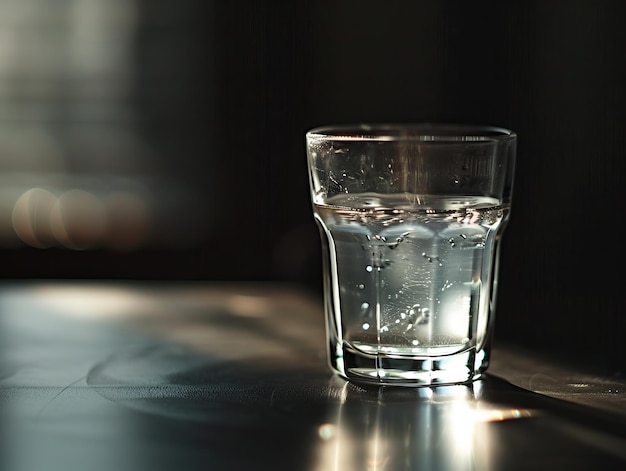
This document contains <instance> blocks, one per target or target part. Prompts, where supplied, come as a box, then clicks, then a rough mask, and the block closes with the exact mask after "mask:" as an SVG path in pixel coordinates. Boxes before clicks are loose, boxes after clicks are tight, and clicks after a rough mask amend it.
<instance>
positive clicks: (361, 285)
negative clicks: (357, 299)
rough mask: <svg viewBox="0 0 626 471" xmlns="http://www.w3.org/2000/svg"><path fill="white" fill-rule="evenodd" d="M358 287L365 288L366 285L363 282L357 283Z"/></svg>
mask: <svg viewBox="0 0 626 471" xmlns="http://www.w3.org/2000/svg"><path fill="white" fill-rule="evenodd" d="M356 287H357V288H359V289H363V288H365V285H364V284H363V283H361V284H360V285H357V286H356Z"/></svg>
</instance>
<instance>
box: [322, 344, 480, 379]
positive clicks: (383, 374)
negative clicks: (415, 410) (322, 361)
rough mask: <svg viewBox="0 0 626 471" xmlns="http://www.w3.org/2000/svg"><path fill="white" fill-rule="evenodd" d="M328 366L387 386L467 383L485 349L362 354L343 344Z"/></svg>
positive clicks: (474, 375)
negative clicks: (417, 353) (403, 354)
mask: <svg viewBox="0 0 626 471" xmlns="http://www.w3.org/2000/svg"><path fill="white" fill-rule="evenodd" d="M331 366H332V367H333V368H334V369H335V370H336V371H337V372H338V373H339V374H340V375H341V376H343V377H344V378H346V379H348V380H350V381H354V382H355V383H369V384H377V385H388V386H433V385H443V384H461V383H468V382H471V381H474V380H476V379H478V378H479V377H480V376H481V375H482V373H484V372H485V370H486V369H487V366H488V355H487V351H486V350H481V351H479V352H478V353H477V352H476V349H475V348H473V347H472V348H470V349H466V350H463V351H461V352H458V353H454V354H448V355H439V356H399V355H393V356H392V355H385V354H381V353H379V354H366V353H363V352H361V351H359V350H357V349H355V348H353V347H351V346H350V345H347V344H344V345H343V347H342V348H341V349H340V351H339V352H337V354H336V355H335V356H334V357H331Z"/></svg>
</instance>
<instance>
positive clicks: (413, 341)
mask: <svg viewBox="0 0 626 471" xmlns="http://www.w3.org/2000/svg"><path fill="white" fill-rule="evenodd" d="M411 343H412V344H413V345H419V344H420V342H419V340H412V341H411Z"/></svg>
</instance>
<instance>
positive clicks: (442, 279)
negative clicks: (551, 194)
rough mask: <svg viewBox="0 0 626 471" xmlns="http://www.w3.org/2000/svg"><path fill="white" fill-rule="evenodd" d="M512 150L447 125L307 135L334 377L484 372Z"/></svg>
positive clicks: (337, 129) (445, 377)
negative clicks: (335, 374)
mask: <svg viewBox="0 0 626 471" xmlns="http://www.w3.org/2000/svg"><path fill="white" fill-rule="evenodd" d="M516 139H517V138H516V135H515V133H514V132H512V131H510V130H507V129H503V128H498V127H492V126H475V125H456V124H370V125H367V124H362V125H353V126H351V125H341V126H326V127H319V128H315V129H312V130H310V131H309V132H307V133H306V146H307V157H308V169H309V178H310V190H311V198H312V203H313V213H314V218H315V220H316V222H317V224H318V226H319V228H320V235H321V242H322V251H323V267H324V268H323V281H324V307H325V314H326V328H327V341H328V342H327V343H328V357H329V361H330V365H331V367H332V368H333V369H334V370H335V371H336V372H338V373H339V374H340V375H341V376H343V377H345V378H347V379H348V380H352V381H355V382H365V383H375V384H383V385H403V386H419V385H435V384H453V383H466V382H470V381H472V380H474V379H476V378H478V377H480V375H481V374H482V373H483V372H484V371H485V370H486V369H487V367H488V365H489V355H490V345H491V336H492V330H493V321H494V313H495V302H496V285H497V278H498V253H499V243H500V239H501V236H502V233H503V231H504V228H505V225H506V222H507V219H508V217H509V209H510V205H511V193H512V186H513V173H514V161H515V148H516Z"/></svg>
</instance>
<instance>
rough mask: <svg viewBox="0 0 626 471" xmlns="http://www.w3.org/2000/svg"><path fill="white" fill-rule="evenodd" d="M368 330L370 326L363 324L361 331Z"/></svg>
mask: <svg viewBox="0 0 626 471" xmlns="http://www.w3.org/2000/svg"><path fill="white" fill-rule="evenodd" d="M369 328H370V325H369V324H368V323H367V322H363V330H367V329H369Z"/></svg>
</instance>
